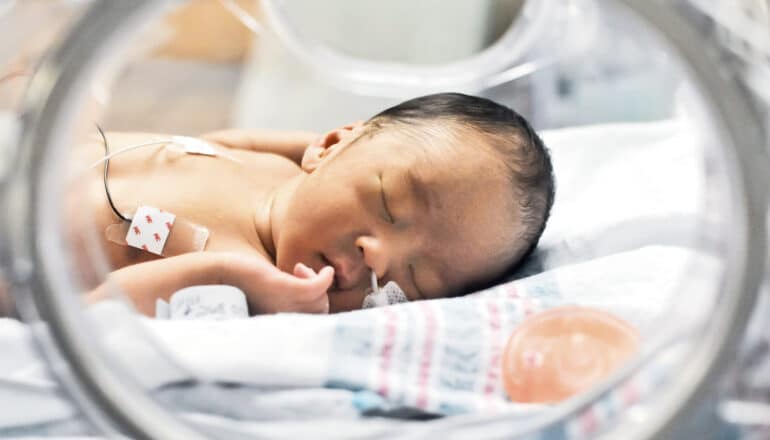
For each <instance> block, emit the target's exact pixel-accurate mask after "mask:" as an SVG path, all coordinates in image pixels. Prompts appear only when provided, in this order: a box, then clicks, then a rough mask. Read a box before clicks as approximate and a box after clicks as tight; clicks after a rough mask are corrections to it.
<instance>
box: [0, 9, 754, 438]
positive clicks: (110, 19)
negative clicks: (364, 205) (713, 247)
mask: <svg viewBox="0 0 770 440" xmlns="http://www.w3.org/2000/svg"><path fill="white" fill-rule="evenodd" d="M163 3H164V2H163V1H160V0H156V1H153V0H133V1H131V2H128V1H126V2H117V1H114V0H98V1H95V2H94V3H93V5H92V6H91V7H90V8H89V10H88V11H87V13H86V14H85V15H84V17H83V18H82V19H81V21H80V22H79V23H78V24H77V25H76V26H74V27H73V30H72V32H71V34H70V35H69V36H68V38H67V39H66V40H65V41H64V42H63V44H62V45H61V46H60V47H59V48H58V50H57V51H56V52H55V53H54V54H53V56H51V57H50V58H48V59H47V60H46V61H45V62H44V63H43V64H42V65H41V67H40V69H39V70H38V72H37V73H36V74H35V77H34V78H33V80H32V82H31V85H30V88H29V92H28V97H27V101H26V108H25V119H24V129H23V132H22V138H21V142H20V144H19V149H18V151H17V152H16V156H17V157H16V161H15V163H16V164H17V167H16V168H15V170H14V174H13V175H12V176H10V178H9V179H8V185H7V186H6V187H5V188H3V190H4V192H3V200H2V202H3V205H4V206H3V211H4V212H5V213H6V214H7V213H9V212H12V213H13V214H14V215H13V216H8V215H5V216H4V217H3V221H4V224H3V225H2V226H3V231H4V232H5V234H6V237H5V240H4V241H7V242H8V243H9V244H10V246H4V247H3V249H0V252H2V254H0V255H1V256H2V258H3V260H2V261H3V263H4V265H5V267H6V268H7V269H8V270H9V272H10V275H11V277H12V281H13V282H14V284H15V287H16V289H15V293H16V294H17V301H18V302H19V304H20V312H21V314H22V315H23V317H24V318H25V319H26V320H28V321H36V320H42V321H44V322H45V323H46V324H47V325H48V326H49V329H50V334H51V337H52V338H53V343H54V345H55V347H50V346H49V347H48V348H55V350H53V351H48V352H47V353H48V355H49V356H51V357H52V358H53V359H57V356H61V359H63V360H64V361H66V362H67V363H68V364H69V366H70V367H71V368H70V375H69V376H66V377H65V378H64V379H66V385H67V386H68V387H69V389H70V391H71V392H72V395H73V396H75V398H77V399H78V401H79V403H80V405H81V406H82V408H83V409H84V411H85V412H86V414H87V415H88V416H89V417H91V418H92V419H93V420H94V421H95V422H96V423H97V424H98V425H99V426H101V427H102V428H103V429H107V430H109V429H111V428H116V429H118V430H120V431H121V432H122V433H124V434H125V435H127V436H130V437H133V438H170V439H178V438H184V439H195V438H201V435H202V434H200V433H196V432H195V431H193V429H192V428H191V427H190V426H188V425H187V424H185V423H183V422H182V421H180V420H179V419H177V418H175V417H174V416H173V415H171V414H170V413H169V412H167V410H165V409H163V408H162V407H161V406H160V405H158V404H157V402H155V401H154V400H152V399H151V398H150V397H148V396H147V395H146V394H145V393H144V392H143V391H142V389H141V388H140V387H139V386H138V385H137V384H136V383H134V382H132V381H131V380H129V376H128V375H126V374H122V371H123V370H121V368H120V366H117V365H114V364H112V363H110V362H109V361H108V360H107V359H108V358H107V356H106V355H104V354H103V351H102V349H101V348H100V346H99V344H98V343H97V342H96V340H95V339H94V338H93V336H92V335H91V334H89V330H90V329H89V327H88V325H87V321H86V320H85V319H83V316H82V310H81V308H80V305H79V304H77V302H76V301H73V300H72V299H73V297H74V296H75V295H76V293H75V285H74V283H73V280H72V279H71V278H70V276H71V274H69V273H67V271H64V270H63V269H62V264H61V263H62V261H66V260H67V255H66V254H65V252H64V250H63V248H62V247H61V237H59V236H58V234H57V231H58V230H59V229H58V225H56V224H55V222H56V220H57V218H58V215H59V212H60V209H59V208H60V205H59V204H60V199H61V197H60V195H61V194H60V191H61V188H59V186H60V185H59V183H60V182H61V177H62V174H63V172H64V170H63V169H62V168H63V167H61V166H59V164H60V163H62V161H61V158H62V156H63V154H64V153H65V149H64V146H63V145H62V141H63V140H64V139H71V135H72V130H73V126H74V124H73V122H74V115H75V114H76V113H77V112H76V111H74V110H75V109H77V108H78V106H79V105H81V104H82V103H83V102H84V100H85V95H86V85H87V84H88V82H89V80H90V79H91V77H92V76H93V74H94V72H95V70H96V68H97V67H98V65H99V63H100V62H104V58H107V57H108V56H109V55H110V54H112V53H116V52H113V51H116V47H117V46H119V43H126V42H127V41H128V40H130V37H131V36H132V35H133V34H134V31H135V30H136V26H137V25H138V24H140V23H142V22H144V21H143V19H145V18H146V17H145V15H150V12H152V11H153V10H154V9H155V8H154V7H153V6H158V5H160V4H163ZM166 3H167V2H166ZM534 3H537V2H534ZM621 3H622V4H625V5H627V6H628V7H629V8H630V9H631V10H632V11H634V12H636V13H638V15H639V16H641V17H642V18H644V19H646V21H648V22H649V24H651V25H652V27H653V28H654V29H657V30H658V31H660V32H661V34H662V35H663V36H664V37H665V39H666V40H667V42H668V43H669V44H670V45H671V46H673V47H674V49H675V51H676V52H677V55H679V56H680V57H682V58H683V60H684V61H685V62H686V64H687V65H688V66H689V73H690V76H691V78H692V79H693V81H694V82H695V85H696V87H697V88H698V89H699V90H700V91H701V92H702V94H703V96H704V103H705V104H706V106H707V110H708V111H709V112H710V114H711V115H712V117H713V120H714V121H715V122H716V124H717V127H716V130H715V131H716V132H717V133H718V135H719V136H720V139H718V141H719V143H720V144H721V145H723V146H725V151H724V155H723V158H724V161H725V163H724V164H723V166H724V169H725V170H726V175H727V180H726V183H727V185H728V188H727V190H728V191H729V195H730V197H728V198H727V200H728V203H729V205H728V206H726V207H725V209H726V212H730V213H731V216H732V222H731V231H730V234H731V236H730V237H729V238H730V240H729V241H727V243H726V247H725V249H724V255H725V259H726V260H725V264H726V268H725V277H724V279H723V280H722V285H721V290H722V292H723V298H722V301H721V303H720V308H719V311H720V313H718V314H716V315H715V316H713V317H712V319H711V320H710V325H709V326H708V327H707V328H706V329H705V330H704V332H703V333H702V335H701V337H700V338H699V339H697V340H696V341H694V342H693V344H694V346H695V349H694V351H693V355H692V357H691V359H690V362H688V374H686V375H680V376H679V378H678V380H677V381H675V382H674V383H673V384H672V385H671V386H670V387H668V388H666V389H662V390H660V394H661V395H660V398H659V399H658V404H657V405H656V406H655V408H651V409H650V413H649V414H648V418H647V419H646V423H645V424H644V425H643V426H634V428H633V429H631V430H627V431H624V430H623V427H622V426H621V427H619V428H618V429H619V430H618V431H617V432H618V433H621V434H620V435H622V437H623V438H624V439H628V438H650V437H660V438H667V437H668V434H670V432H671V431H670V430H671V429H672V428H674V427H675V426H674V425H675V424H676V422H677V420H682V419H683V418H684V417H680V416H686V415H687V413H688V411H690V409H691V403H693V402H697V401H698V399H700V398H701V397H702V396H703V395H704V393H706V392H707V390H708V387H709V385H711V383H713V382H714V379H715V378H716V377H717V376H718V375H719V374H720V372H721V370H722V369H723V367H724V365H725V363H726V362H728V361H729V360H730V359H731V356H732V355H733V353H734V350H735V348H736V347H737V345H738V341H739V340H740V337H741V334H742V332H743V329H744V326H745V323H746V322H747V321H748V317H749V315H750V312H751V308H752V306H753V304H754V300H755V297H756V292H757V289H758V286H759V283H760V280H761V278H762V270H763V268H764V258H765V235H764V233H765V212H766V211H765V210H766V206H767V205H766V194H765V192H764V191H765V188H766V187H767V180H766V179H767V169H766V162H765V160H766V158H765V155H764V153H763V148H764V139H763V133H762V132H761V128H760V124H759V123H758V119H757V117H756V114H755V112H754V109H753V108H751V106H750V104H749V102H750V101H749V100H748V99H747V98H746V96H744V94H743V93H742V89H741V87H740V86H739V84H738V83H737V81H736V80H735V78H733V77H728V76H726V75H727V73H728V72H727V69H725V66H722V65H720V64H719V63H718V62H717V61H716V57H714V56H713V55H714V54H713V53H712V52H711V51H710V50H709V48H708V47H705V45H704V42H703V41H702V40H701V39H699V38H698V35H697V33H696V32H694V30H693V29H692V28H691V27H689V25H688V24H687V23H686V22H683V21H682V20H681V19H680V18H679V17H678V16H677V14H676V13H675V12H674V11H673V10H672V9H671V7H670V3H664V2H658V1H649V0H622V1H621ZM447 87H450V85H447ZM626 373H628V371H626ZM605 391H606V390H601V389H600V390H593V391H590V392H588V393H587V394H586V395H584V396H582V397H581V398H578V399H575V400H574V401H573V402H571V403H570V404H569V406H566V405H565V407H557V408H554V410H553V411H549V412H548V414H547V415H546V417H548V418H551V419H555V418H558V417H565V416H567V415H568V414H570V413H571V412H574V411H575V410H578V409H579V408H580V407H581V406H583V405H585V404H586V403H587V402H589V401H591V400H593V399H595V398H596V397H597V396H598V395H600V394H601V393H603V392H605ZM505 422H506V420H505V418H500V417H478V418H475V419H469V418H447V419H445V420H439V421H437V422H431V423H426V424H424V425H421V426H420V427H417V428H416V431H415V432H414V433H415V434H417V435H422V434H427V433H428V432H430V433H431V434H435V433H437V432H441V431H448V430H450V429H451V430H453V432H455V433H459V432H462V430H463V429H474V428H476V429H478V428H481V427H482V425H484V426H486V427H487V428H494V427H495V426H498V427H499V428H501V429H503V428H504V427H505ZM533 422H534V421H533ZM537 422H538V423H547V422H548V420H545V419H544V418H543V417H540V418H538V420H537ZM541 426H543V425H542V424H539V425H538V426H536V425H535V424H533V425H532V429H538V428H539V427H541ZM485 431H486V432H490V433H492V431H491V430H488V429H485ZM503 432H505V431H504V430H500V431H498V433H503ZM404 434H406V433H404ZM511 435H512V433H511V432H508V433H507V436H506V437H508V438H510V437H511Z"/></svg>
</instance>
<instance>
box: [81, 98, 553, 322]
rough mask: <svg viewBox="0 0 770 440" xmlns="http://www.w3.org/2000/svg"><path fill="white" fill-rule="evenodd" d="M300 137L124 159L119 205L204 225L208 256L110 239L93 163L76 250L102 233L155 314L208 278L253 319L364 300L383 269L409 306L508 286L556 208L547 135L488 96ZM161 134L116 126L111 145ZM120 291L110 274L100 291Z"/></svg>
mask: <svg viewBox="0 0 770 440" xmlns="http://www.w3.org/2000/svg"><path fill="white" fill-rule="evenodd" d="M292 136H293V137H292ZM292 136H289V137H283V138H280V139H268V138H269V137H270V136H269V135H266V134H260V133H259V132H247V131H225V132H218V133H213V134H209V135H206V136H203V139H206V140H207V141H209V142H212V143H214V144H215V145H218V146H219V147H221V150H222V151H223V152H224V153H226V154H223V155H220V156H218V157H207V156H200V155H186V154H180V153H179V152H178V151H176V150H174V149H171V148H167V146H164V145H159V146H152V147H147V148H142V149H137V150H133V151H131V152H127V153H125V154H122V155H120V156H117V157H115V158H113V159H112V160H111V161H110V168H109V189H110V193H111V196H112V199H113V202H114V205H115V208H116V209H117V211H118V212H120V213H127V214H130V213H132V212H134V211H135V210H136V209H137V208H138V207H139V206H142V205H149V206H153V207H156V208H159V209H162V210H164V211H167V212H171V213H173V214H175V215H176V216H177V219H182V220H184V221H185V222H189V223H191V224H195V225H201V226H202V227H205V228H206V229H207V230H208V231H209V237H208V240H207V242H206V244H205V249H204V251H203V252H179V253H178V254H176V255H171V256H167V257H165V258H161V257H159V256H156V255H153V254H150V253H148V252H146V251H143V250H141V249H135V248H131V247H127V246H126V245H125V244H124V243H123V244H121V243H118V242H116V241H115V240H107V239H106V238H104V233H103V232H102V231H106V230H108V229H109V228H110V227H111V225H120V224H125V222H124V221H123V220H121V219H120V218H119V217H118V216H117V215H116V213H115V211H114V210H113V209H111V208H110V206H109V204H108V200H107V197H106V193H105V189H104V185H103V182H102V177H103V169H102V167H101V166H99V167H94V168H92V169H91V170H90V171H88V172H86V173H84V174H82V175H81V176H80V177H79V178H78V179H77V180H76V181H75V183H74V188H73V190H72V191H70V192H69V194H70V200H69V202H70V203H68V204H67V206H68V207H69V208H71V209H72V211H71V213H70V214H69V215H68V217H67V218H75V216H77V215H78V214H82V213H83V212H85V211H84V210H90V211H91V213H92V215H91V218H93V219H94V221H93V222H85V223H83V224H82V225H80V226H79V225H77V224H75V223H74V222H73V224H72V225H70V228H71V236H72V237H74V240H73V243H74V245H75V248H76V249H81V250H82V249H86V245H87V238H86V234H85V233H86V232H91V233H92V232H93V230H94V228H96V231H97V232H98V233H99V237H100V239H99V240H100V241H101V244H102V245H103V247H104V249H105V250H106V255H107V257H108V260H109V262H110V263H111V264H112V266H113V267H114V268H115V269H117V270H116V271H114V272H113V273H112V274H111V278H112V279H113V280H114V281H115V282H117V284H118V285H120V287H121V288H122V289H123V290H124V291H125V292H127V294H128V295H129V297H131V298H132V300H133V301H134V302H135V304H136V305H137V307H138V309H139V310H140V311H142V312H143V313H146V314H152V313H153V312H154V307H155V300H156V299H157V298H163V299H168V297H169V296H170V295H171V294H173V293H174V292H175V291H177V290H179V289H181V288H184V287H187V286H191V285H200V284H230V285H234V286H236V287H239V288H240V289H242V290H243V291H244V292H245V293H246V296H247V301H248V305H249V309H250V312H251V313H252V314H255V313H270V312H280V311H301V312H321V313H323V312H327V311H331V312H339V311H345V310H353V309H357V308H360V307H361V305H362V302H363V300H364V297H365V295H366V290H367V287H368V286H370V285H371V274H372V272H374V273H375V274H376V277H377V278H378V279H379V280H380V284H381V285H382V284H385V283H387V282H388V281H395V282H396V283H397V284H398V285H399V286H400V287H401V289H402V290H403V291H404V292H405V294H406V296H407V298H408V299H409V300H420V299H430V298H440V297H447V296H452V295H459V294H463V293H467V292H470V291H472V290H475V289H479V288H482V287H485V286H487V285H489V284H491V283H494V282H496V281H497V280H499V279H500V278H501V277H504V276H505V275H506V274H508V273H509V272H510V271H511V270H512V269H513V268H514V267H515V266H516V265H517V264H518V263H519V262H520V261H521V260H522V258H524V257H525V256H526V255H527V254H528V253H529V252H531V251H532V249H534V247H535V245H536V244H537V241H538V239H539V237H540V235H541V233H542V231H543V228H544V226H545V223H546V220H547V218H548V215H549V211H550V208H551V205H552V203H553V197H554V183H553V176H552V168H551V163H550V159H549V155H548V152H547V150H546V149H545V147H544V146H543V143H542V141H541V140H540V138H539V137H538V136H537V135H536V134H535V132H534V131H533V130H532V128H531V127H530V125H529V124H528V123H527V122H526V120H524V118H522V117H521V116H519V115H518V114H517V113H515V112H514V111H512V110H510V109H508V108H506V107H503V106H501V105H498V104H496V103H494V102H492V101H490V100H487V99H483V98H478V97H473V96H467V95H462V94H455V93H451V94H437V95H430V96H425V97H421V98H416V99H412V100H409V101H406V102H404V103H402V104H399V105H397V106H395V107H392V108H390V109H387V110H385V111H383V112H382V113H380V114H378V115H376V116H374V117H372V118H371V119H369V120H368V121H366V122H359V123H354V124H351V125H347V126H345V127H340V128H337V129H335V130H332V131H330V132H328V133H326V134H324V135H322V136H320V137H319V136H312V137H311V136H309V135H303V134H295V135H292ZM152 137H153V136H152V135H147V134H125V133H124V134H120V133H107V134H106V135H105V138H106V139H107V140H108V143H109V147H110V149H111V151H116V150H118V149H119V148H121V146H126V145H130V144H136V143H141V142H146V141H148V140H149V139H151V138H152ZM225 147H227V148H225ZM79 153H80V154H78V155H77V159H76V160H77V162H78V164H79V165H80V166H81V168H83V167H84V165H85V164H89V163H92V162H94V161H98V160H99V159H100V158H102V157H103V156H104V145H103V141H102V139H101V138H100V137H97V138H94V142H92V143H90V144H89V145H86V146H84V147H83V148H82V149H81V150H79ZM173 236H174V234H173V233H172V234H171V236H170V237H169V239H168V240H169V242H168V243H167V244H166V246H172V245H173V243H172V241H173V239H174V237H173ZM164 254H165V253H164ZM78 256H79V258H82V259H83V261H82V263H84V264H81V265H80V267H85V266H88V265H87V264H85V263H86V260H85V252H79V253H78ZM276 268H277V269H279V270H276ZM85 281H86V282H90V283H93V284H94V286H95V285H96V283H97V280H96V279H95V278H93V277H92V275H89V276H87V279H86V280H85ZM92 287H93V286H92ZM105 292H106V285H105V284H102V285H100V286H96V287H95V289H94V290H93V291H92V292H91V293H90V294H89V296H90V298H91V299H98V298H100V297H102V296H104V295H105Z"/></svg>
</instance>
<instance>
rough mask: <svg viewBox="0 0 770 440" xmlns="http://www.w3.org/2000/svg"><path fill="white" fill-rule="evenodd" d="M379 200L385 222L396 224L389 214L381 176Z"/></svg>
mask: <svg viewBox="0 0 770 440" xmlns="http://www.w3.org/2000/svg"><path fill="white" fill-rule="evenodd" d="M380 198H381V199H382V207H383V208H384V211H385V220H387V221H388V223H393V224H395V223H396V220H395V219H394V218H393V214H391V213H390V209H389V208H388V200H387V198H386V197H385V188H384V187H383V185H382V175H380Z"/></svg>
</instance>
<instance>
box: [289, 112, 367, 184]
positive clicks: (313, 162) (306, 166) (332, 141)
mask: <svg viewBox="0 0 770 440" xmlns="http://www.w3.org/2000/svg"><path fill="white" fill-rule="evenodd" d="M363 126H364V122H363V121H357V122H354V123H352V124H348V125H345V126H343V127H339V128H335V129H334V130H331V131H328V132H326V133H324V134H323V135H321V136H319V137H318V138H317V139H316V140H314V141H313V142H311V143H310V145H308V146H307V148H306V149H305V153H304V154H303V155H302V162H301V166H302V169H303V170H304V171H305V172H306V173H312V172H313V171H315V170H316V168H318V166H319V165H320V164H321V162H323V161H324V160H326V159H327V158H328V157H330V156H333V155H334V154H332V153H334V152H335V151H338V150H341V149H342V147H344V146H345V145H347V144H348V143H349V142H350V141H351V140H352V139H355V137H356V136H358V133H359V131H360V130H361V129H362V128H363Z"/></svg>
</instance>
